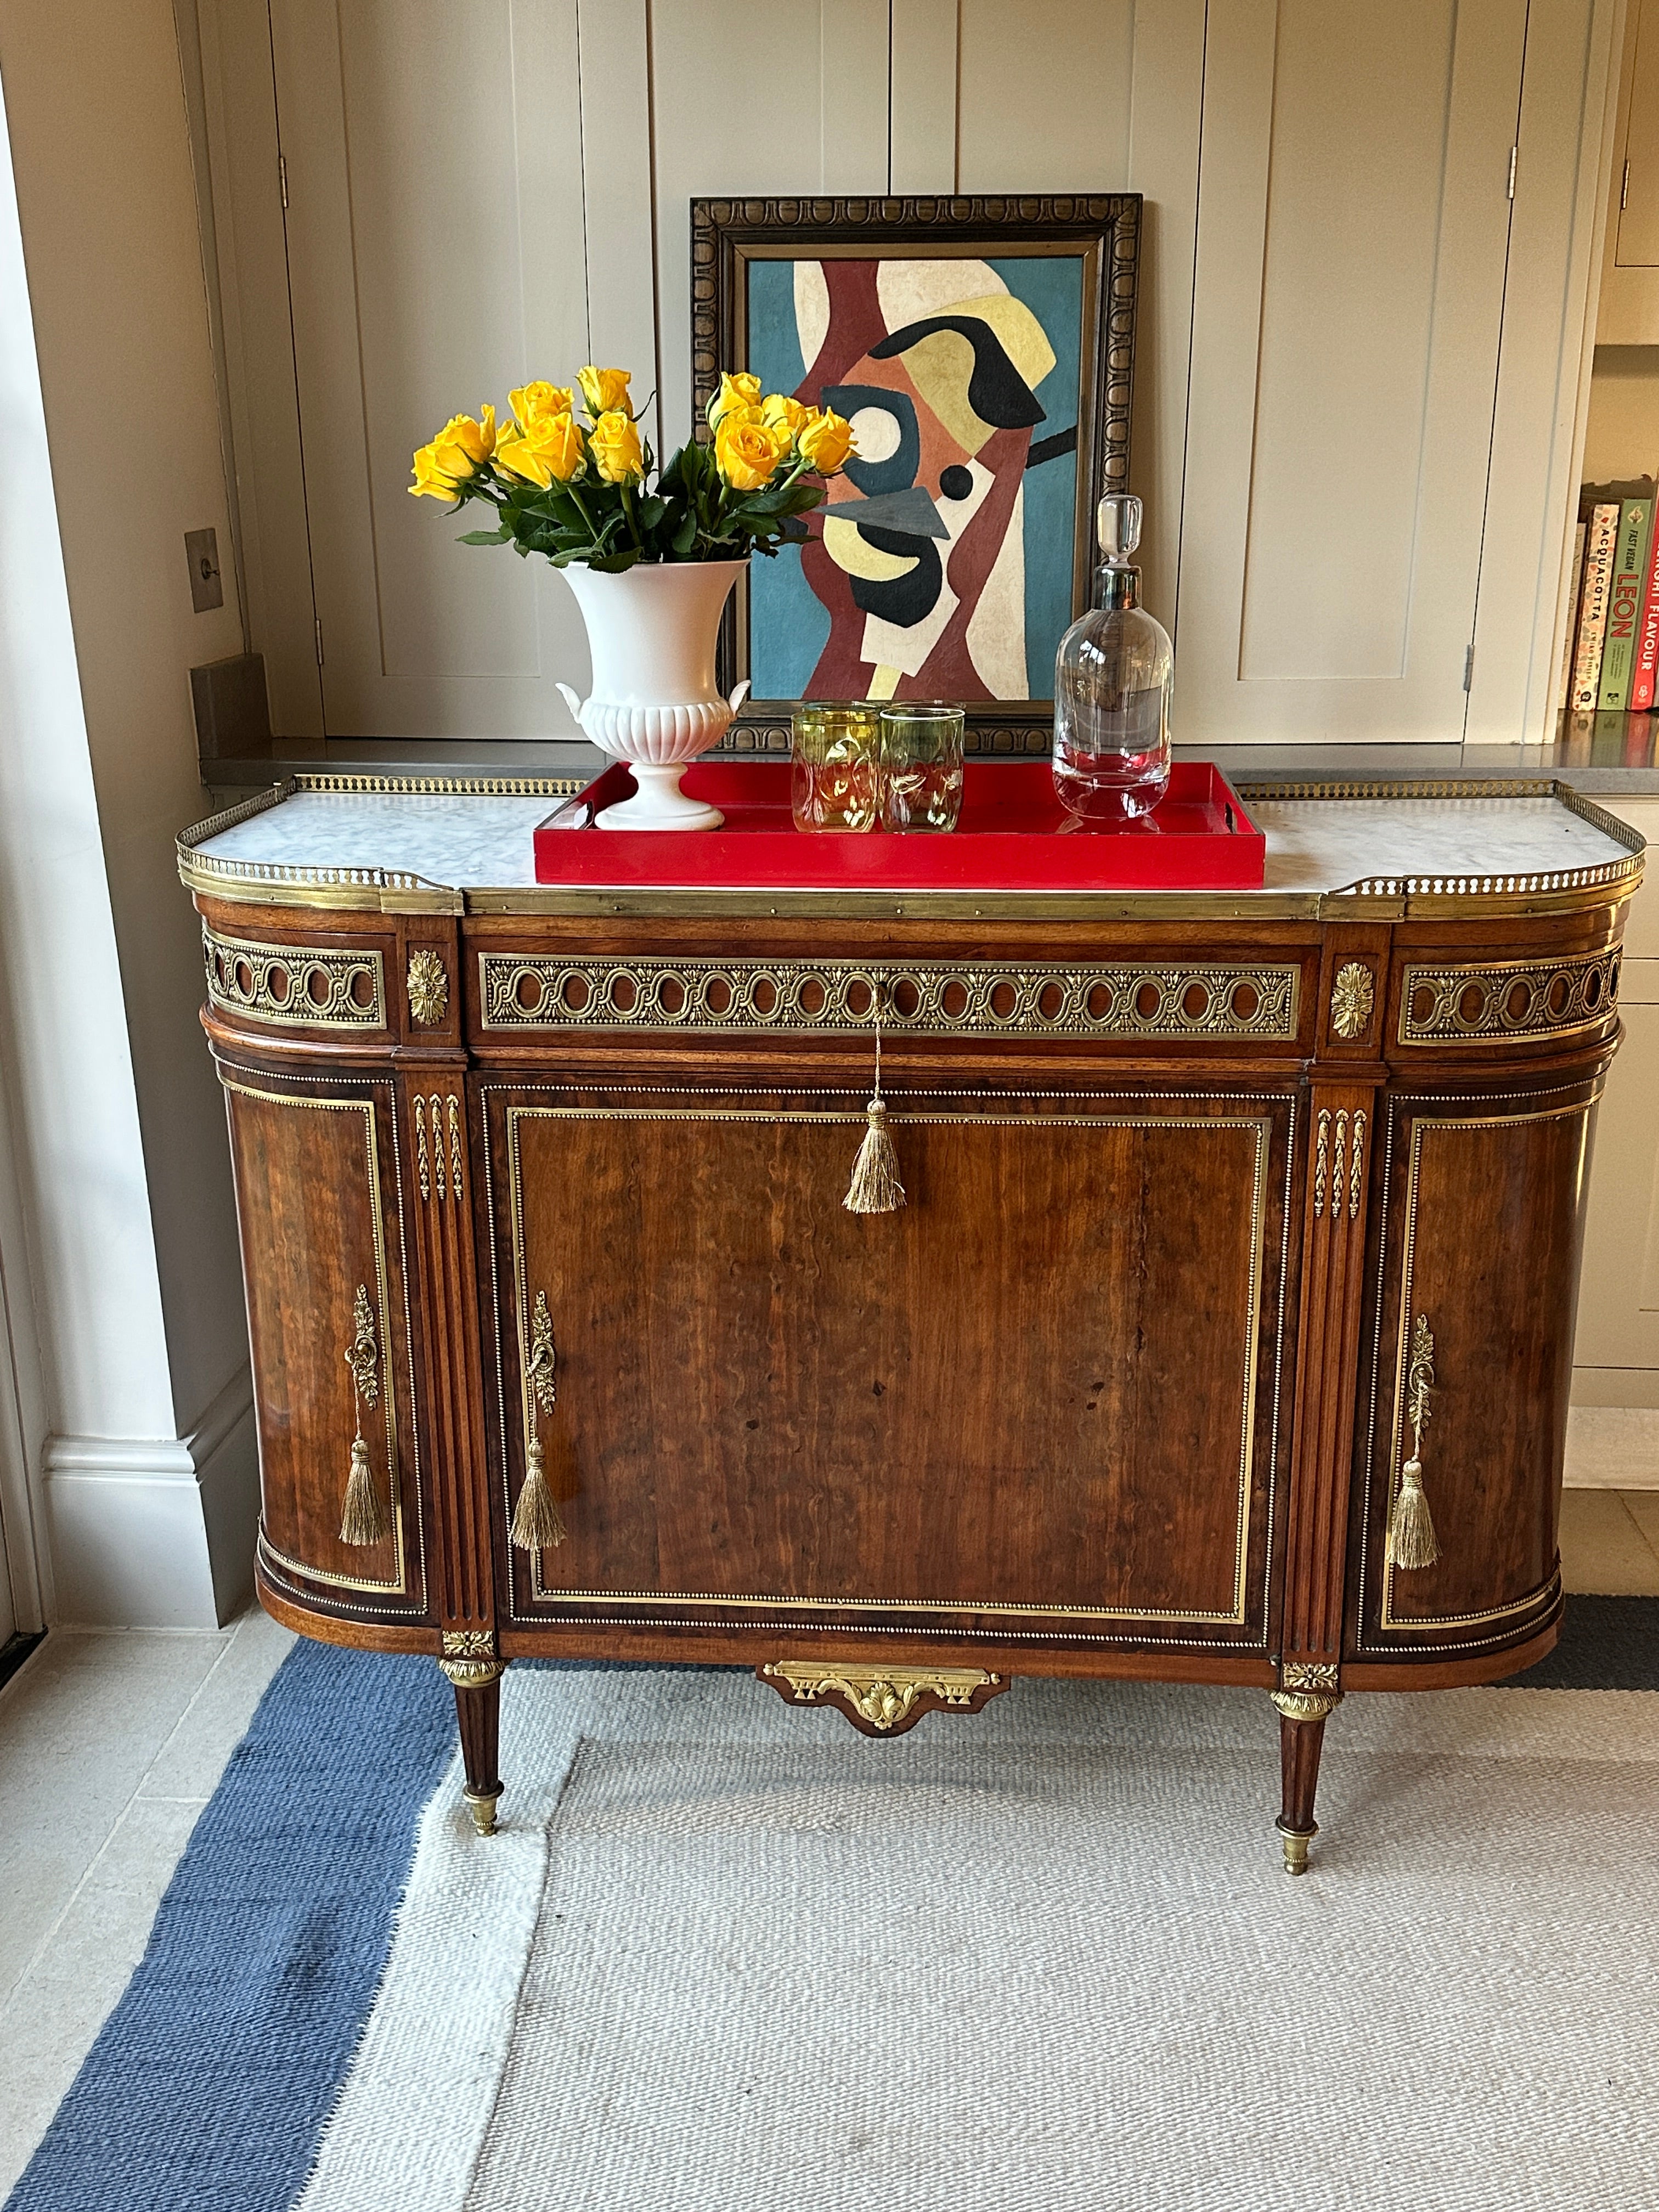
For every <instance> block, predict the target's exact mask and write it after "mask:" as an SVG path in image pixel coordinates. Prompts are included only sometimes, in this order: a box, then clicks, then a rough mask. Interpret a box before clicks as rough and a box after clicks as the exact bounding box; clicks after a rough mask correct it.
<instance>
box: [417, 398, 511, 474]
mask: <svg viewBox="0 0 1659 2212" xmlns="http://www.w3.org/2000/svg"><path fill="white" fill-rule="evenodd" d="M430 451H431V453H432V457H433V459H434V460H435V463H436V464H437V466H438V467H439V469H441V471H442V472H443V474H444V475H445V476H447V477H453V479H454V481H455V482H456V483H469V482H470V481H471V478H472V477H476V476H477V473H478V471H480V469H482V468H483V465H484V463H485V462H486V461H487V460H488V459H489V457H490V455H491V454H492V453H494V452H495V409H494V408H493V407H481V408H480V409H479V410H478V416H477V421H476V422H475V421H474V420H473V418H472V416H471V415H452V416H450V418H449V420H448V422H446V423H445V424H444V427H443V428H442V429H441V430H440V431H439V433H438V435H437V436H436V437H435V439H434V440H433V441H432V445H431V448H430Z"/></svg>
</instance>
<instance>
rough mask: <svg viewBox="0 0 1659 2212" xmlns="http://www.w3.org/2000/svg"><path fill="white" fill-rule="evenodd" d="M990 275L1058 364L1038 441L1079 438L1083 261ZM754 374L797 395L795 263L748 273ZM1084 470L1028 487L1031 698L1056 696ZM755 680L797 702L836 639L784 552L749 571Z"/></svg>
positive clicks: (759, 693) (1062, 257) (1012, 264)
mask: <svg viewBox="0 0 1659 2212" xmlns="http://www.w3.org/2000/svg"><path fill="white" fill-rule="evenodd" d="M988 265H989V267H990V268H991V269H992V270H994V271H995V273H996V275H997V276H1000V278H1001V280H1002V282H1003V283H1005V284H1006V286H1007V288H1008V289H1009V291H1010V292H1012V294H1013V295H1014V297H1015V298H1016V299H1018V300H1023V301H1024V302H1025V304H1026V306H1027V307H1030V310H1031V312H1032V313H1034V314H1035V315H1036V318H1037V320H1038V321H1039V322H1040V323H1041V324H1042V327H1043V330H1044V331H1046V332H1047V334H1048V343H1049V344H1050V345H1051V346H1052V347H1053V348H1054V367H1053V368H1052V369H1050V370H1049V372H1048V375H1047V376H1045V377H1044V378H1043V380H1042V383H1041V384H1040V385H1039V386H1037V394H1036V396H1037V398H1038V399H1039V401H1040V402H1041V403H1042V406H1043V408H1044V410H1046V414H1047V420H1046V421H1044V422H1040V423H1038V425H1037V426H1036V429H1035V431H1034V432H1033V433H1032V435H1033V438H1034V439H1036V440H1041V439H1043V438H1050V437H1053V436H1054V435H1056V434H1057V433H1058V432H1060V431H1063V430H1070V429H1074V428H1076V426H1077V421H1078V402H1079V387H1080V379H1081V374H1082V348H1083V263H1082V259H1081V258H1080V257H1079V256H1077V255H1073V254H1054V255H1048V254H1045V255H1040V256H1039V255H1033V256H1029V257H1028V256H1018V257H1010V258H1007V259H1006V260H999V261H993V262H991V263H990V264H988ZM748 355H749V366H750V368H751V369H752V370H753V371H754V372H755V374H757V376H758V377H759V378H760V380H761V383H762V385H763V387H764V389H765V390H767V391H768V392H793V391H794V390H795V389H796V388H797V386H799V384H800V382H801V380H802V379H803V377H804V376H805V374H806V366H805V362H803V361H802V359H801V350H800V339H799V334H798V331H797V329H796V325H795V271H794V264H793V262H792V261H754V262H751V263H750V265H749V347H748ZM1077 489H1078V461H1077V457H1076V455H1075V454H1063V455H1060V456H1058V457H1057V458H1056V459H1054V460H1051V461H1045V462H1043V463H1042V464H1041V465H1039V466H1038V467H1036V468H1035V469H1032V470H1030V471H1029V472H1028V474H1027V476H1026V478H1025V531H1024V540H1025V547H1024V550H1025V669H1026V681H1027V684H1028V687H1029V690H1030V696H1031V697H1032V698H1033V699H1048V698H1050V697H1052V696H1053V694H1054V654H1055V653H1056V651H1057V650H1058V648H1059V645H1060V639H1061V637H1062V636H1063V635H1064V634H1065V632H1066V629H1067V628H1068V627H1069V625H1070V623H1071V621H1072V556H1073V539H1074V532H1075V525H1076V516H1077ZM749 606H750V675H751V676H752V678H753V681H754V696H755V697H756V698H757V699H799V698H800V697H801V696H803V694H804V693H805V690H806V687H807V685H808V684H810V682H811V676H812V671H813V669H814V668H815V667H816V666H817V662H818V658H819V655H820V654H821V653H823V648H824V647H825V645H826V644H827V643H828V642H829V613H828V611H827V610H826V609H825V608H824V607H823V605H822V604H821V602H820V601H819V600H818V599H817V596H816V595H815V594H814V592H812V590H811V586H809V585H808V583H807V581H806V579H805V576H804V575H803V574H802V573H801V565H800V555H799V551H798V550H796V549H795V548H794V547H793V546H786V547H785V548H784V550H782V551H781V553H780V554H779V555H778V556H777V558H776V559H775V560H773V561H763V560H757V561H756V562H754V564H753V566H752V568H751V570H750V593H749Z"/></svg>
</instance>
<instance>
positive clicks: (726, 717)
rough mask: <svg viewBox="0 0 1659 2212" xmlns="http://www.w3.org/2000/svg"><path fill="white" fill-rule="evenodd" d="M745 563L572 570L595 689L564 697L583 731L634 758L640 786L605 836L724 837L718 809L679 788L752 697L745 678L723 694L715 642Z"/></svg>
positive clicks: (605, 819) (605, 818)
mask: <svg viewBox="0 0 1659 2212" xmlns="http://www.w3.org/2000/svg"><path fill="white" fill-rule="evenodd" d="M747 566H748V563H747V562H744V561H664V562H645V561H641V562H638V563H636V565H635V567H633V568H624V569H623V570H622V572H621V573H620V574H616V575H607V574H604V573H603V572H602V571H599V570H596V569H592V568H586V567H584V566H583V565H582V564H581V562H574V561H573V562H571V564H570V566H569V567H568V568H567V569H566V570H565V571H564V574H565V577H566V579H567V580H568V582H569V585H570V587H571V589H572V591H574V592H575V594H576V604H577V605H578V606H580V609H581V611H582V619H583V621H584V622H586V624H587V641H588V645H589V647H590V648H591V649H592V655H593V689H592V694H591V695H590V696H589V697H588V698H586V699H585V700H581V701H578V699H577V697H576V695H575V693H574V691H573V690H571V688H570V686H569V685H568V684H560V686H559V689H560V690H561V691H562V693H563V694H564V697H565V701H566V703H567V704H568V707H569V708H570V711H571V713H572V714H574V716H575V717H576V720H578V721H579V722H580V724H581V726H582V733H583V735H584V736H585V737H586V738H587V739H588V740H589V742H590V743H592V744H596V745H597V746H598V747H599V750H600V751H601V752H604V753H610V754H611V756H612V757H613V758H614V759H617V760H620V761H626V762H627V763H628V764H629V767H630V768H631V769H633V771H634V781H635V783H636V784H637V785H638V786H639V789H638V792H637V793H636V794H635V797H634V798H632V799H624V800H623V802H622V804H621V805H617V806H607V807H606V808H605V811H604V812H603V813H602V814H601V815H600V816H599V826H600V827H601V828H603V829H719V828H720V823H721V821H722V820H723V818H724V817H722V815H721V814H720V810H719V809H718V808H717V807H714V806H706V805H702V803H701V802H700V801H698V800H697V799H688V798H687V797H686V796H685V794H684V793H683V792H682V791H681V789H680V774H681V771H682V769H684V766H685V763H687V762H688V761H690V760H695V759H696V756H697V755H698V754H699V753H702V752H707V751H708V748H709V746H710V745H713V744H718V743H719V741H720V738H722V737H724V736H725V734H726V727H727V726H728V724H729V723H730V721H731V720H732V715H733V714H736V713H737V711H738V708H739V707H741V706H742V704H743V702H744V698H745V697H746V696H748V691H749V685H748V683H747V681H746V680H745V681H744V682H743V683H742V684H738V688H737V690H735V691H734V692H733V693H732V696H731V697H730V698H729V699H723V698H721V696H720V693H719V692H718V691H717V690H715V688H714V641H715V639H716V637H717V636H718V635H719V633H720V615H721V611H723V609H724V608H725V605H726V599H727V598H728V597H729V595H730V593H731V590H732V585H733V584H735V583H736V582H737V580H738V577H739V576H740V575H742V574H743V572H744V568H747Z"/></svg>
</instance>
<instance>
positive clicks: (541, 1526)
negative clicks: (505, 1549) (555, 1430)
mask: <svg viewBox="0 0 1659 2212" xmlns="http://www.w3.org/2000/svg"><path fill="white" fill-rule="evenodd" d="M524 1379H525V1382H526V1384H527V1385H528V1388H527V1389H526V1392H525V1408H524V1411H525V1439H524V1469H525V1471H524V1487H523V1488H522V1489H521V1490H520V1492H519V1502H518V1504H516V1505H515V1506H514V1507H513V1525H512V1527H511V1528H509V1529H508V1530H507V1536H508V1538H509V1540H510V1541H512V1542H513V1543H514V1544H516V1545H517V1547H518V1548H519V1549H520V1551H521V1552H544V1551H546V1550H547V1549H548V1547H550V1545H553V1544H562V1543H563V1541H564V1540H565V1536H566V1534H567V1531H566V1528H565V1525H564V1520H563V1516H562V1515H561V1513H560V1511H559V1501H558V1499H557V1498H555V1497H554V1495H553V1486H552V1485H551V1483H550V1482H549V1480H548V1479H547V1462H546V1460H545V1459H544V1456H543V1453H542V1440H541V1437H540V1435H539V1434H538V1421H539V1420H540V1419H541V1417H542V1416H543V1415H544V1414H547V1413H551V1412H552V1411H553V1408H554V1407H555V1406H556V1405H557V1404H558V1402H559V1356H558V1350H557V1347H556V1345H555V1344H554V1341H553V1316H552V1314H551V1313H550V1310H548V1304H547V1292H546V1291H537V1293H536V1303H535V1304H534V1306H533V1307H532V1310H531V1316H530V1348H529V1350H528V1352H526V1355H525V1361H524Z"/></svg>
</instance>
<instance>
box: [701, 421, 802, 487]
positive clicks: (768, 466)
mask: <svg viewBox="0 0 1659 2212" xmlns="http://www.w3.org/2000/svg"><path fill="white" fill-rule="evenodd" d="M788 451H789V442H788V440H787V437H785V438H784V439H783V440H782V441H781V442H780V439H779V435H778V434H777V433H776V432H775V431H772V430H769V429H768V428H767V427H766V425H765V423H764V422H755V421H753V420H752V419H751V418H750V416H746V415H738V414H728V415H726V416H723V417H722V418H721V420H720V422H719V423H718V424H717V425H716V427H715V430H714V462H715V465H716V466H717V467H718V469H719V470H720V474H721V475H722V476H723V477H725V478H726V482H727V483H729V484H730V485H731V487H732V490H733V491H759V490H760V489H761V488H762V487H763V485H765V484H768V483H770V482H771V480H772V476H773V472H774V471H775V469H776V468H777V465H778V463H779V462H780V461H781V459H782V458H783V456H784V454H786V453H787V452H788Z"/></svg>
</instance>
